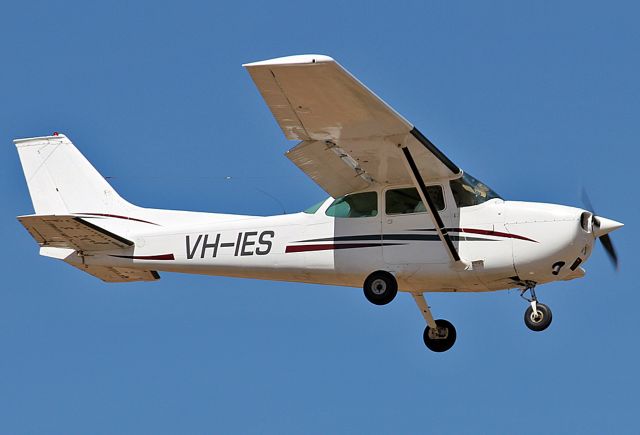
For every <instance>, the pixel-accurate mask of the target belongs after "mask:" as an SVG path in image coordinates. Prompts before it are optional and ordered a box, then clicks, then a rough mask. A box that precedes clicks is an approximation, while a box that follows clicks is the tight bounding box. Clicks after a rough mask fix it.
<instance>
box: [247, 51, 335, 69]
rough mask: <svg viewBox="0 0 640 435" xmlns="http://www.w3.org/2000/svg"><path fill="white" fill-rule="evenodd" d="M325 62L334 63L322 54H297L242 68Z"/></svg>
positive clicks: (258, 62)
mask: <svg viewBox="0 0 640 435" xmlns="http://www.w3.org/2000/svg"><path fill="white" fill-rule="evenodd" d="M327 62H335V60H334V59H333V58H332V57H330V56H327V55H324V54H298V55H294V56H285V57H276V58H273V59H267V60H260V61H257V62H250V63H245V64H243V65H242V66H243V67H245V68H251V67H257V66H268V65H304V64H313V63H327Z"/></svg>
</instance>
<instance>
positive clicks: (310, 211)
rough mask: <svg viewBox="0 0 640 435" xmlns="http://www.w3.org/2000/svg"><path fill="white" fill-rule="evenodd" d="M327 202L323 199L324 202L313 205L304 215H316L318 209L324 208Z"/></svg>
mask: <svg viewBox="0 0 640 435" xmlns="http://www.w3.org/2000/svg"><path fill="white" fill-rule="evenodd" d="M325 201H326V199H323V200H322V201H320V202H319V203H317V204H313V205H312V206H311V207H309V208H308V209H306V210H305V211H304V212H303V213H306V214H315V213H316V212H317V211H318V209H319V208H320V207H322V204H324V202H325Z"/></svg>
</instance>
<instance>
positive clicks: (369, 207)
mask: <svg viewBox="0 0 640 435" xmlns="http://www.w3.org/2000/svg"><path fill="white" fill-rule="evenodd" d="M326 214H327V216H333V217H338V218H359V217H372V216H377V215H378V194H377V193H376V192H363V193H354V194H351V195H346V196H343V197H341V198H338V199H336V200H335V201H333V204H331V205H330V206H329V208H328V209H327V211H326Z"/></svg>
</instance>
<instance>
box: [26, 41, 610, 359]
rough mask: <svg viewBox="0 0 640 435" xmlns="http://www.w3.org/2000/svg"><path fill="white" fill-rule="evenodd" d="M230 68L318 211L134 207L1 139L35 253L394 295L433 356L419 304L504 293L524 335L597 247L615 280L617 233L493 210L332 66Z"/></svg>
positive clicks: (596, 221)
mask: <svg viewBox="0 0 640 435" xmlns="http://www.w3.org/2000/svg"><path fill="white" fill-rule="evenodd" d="M243 66H244V67H245V68H246V69H247V71H248V72H249V74H250V76H251V78H252V79H253V81H254V83H255V85H256V86H257V88H258V90H259V92H260V94H261V95H262V97H263V99H264V100H265V102H266V104H267V106H268V107H269V109H270V110H271V113H272V114H273V116H274V118H275V120H276V121H277V123H278V124H279V126H280V128H281V129H282V130H283V132H284V134H285V136H286V138H287V139H289V140H296V141H299V142H298V143H297V145H295V146H294V147H293V148H291V149H290V150H289V151H287V153H286V156H287V157H288V158H289V160H291V161H292V162H293V163H294V164H295V165H296V166H297V167H298V168H300V169H301V170H302V171H303V172H304V173H305V174H306V175H307V176H309V177H310V178H311V179H312V180H313V181H314V182H316V183H317V184H318V185H319V186H320V187H321V188H322V189H323V190H324V191H325V192H326V193H327V194H328V195H329V197H328V198H327V199H326V200H324V201H322V202H319V203H318V204H315V205H314V206H312V207H309V208H308V209H306V210H305V211H303V212H299V213H295V214H288V215H287V214H285V215H279V216H268V217H262V216H246V215H234V214H219V213H203V212H193V211H176V210H161V209H151V208H143V207H139V206H136V205H133V204H131V203H129V202H127V201H126V200H125V199H123V198H122V197H121V196H120V195H118V193H116V191H115V190H114V189H113V188H112V187H111V186H110V185H109V183H108V182H107V181H106V180H105V179H104V178H103V177H102V176H101V175H100V174H99V173H98V171H97V170H96V169H95V168H94V167H93V166H92V165H91V163H89V161H87V159H86V158H85V157H84V156H83V155H82V154H81V153H80V151H79V150H78V149H77V148H76V147H75V146H74V145H73V143H72V142H71V141H70V140H69V139H68V138H67V137H66V136H65V135H63V134H59V133H57V132H56V133H53V134H52V135H51V136H44V137H33V138H27V139H16V140H15V141H14V143H15V145H16V147H17V149H18V153H19V157H20V161H21V164H22V168H23V170H24V175H25V178H26V181H27V185H28V189H29V193H30V196H31V200H32V202H33V207H34V210H35V214H32V215H26V216H19V217H18V220H19V221H20V223H22V225H23V226H24V227H25V228H26V229H27V231H28V232H29V233H30V234H31V236H32V237H33V238H34V239H35V240H36V241H37V243H38V244H39V245H40V255H43V256H46V257H51V258H54V259H59V260H63V261H64V262H66V263H68V264H70V265H71V266H74V267H76V268H78V269H80V270H82V271H84V272H86V273H89V274H91V275H93V276H95V277H97V278H100V279H101V280H103V281H105V282H132V281H155V280H157V279H159V278H160V276H159V274H158V272H182V273H192V274H205V275H219V276H228V277H243V278H254V279H262V280H279V281H289V282H299V283H315V284H324V285H335V286H346V287H362V289H363V291H364V296H365V298H366V299H367V300H368V301H369V302H371V303H373V304H375V305H386V304H388V303H390V302H391V301H392V300H393V299H394V298H395V297H396V294H397V292H398V291H401V292H406V293H409V294H410V295H411V296H412V297H413V298H414V300H415V302H416V304H417V307H418V308H419V310H420V312H421V314H422V316H423V317H424V320H425V322H426V326H425V329H424V332H423V341H424V344H425V345H426V347H427V348H428V349H430V350H432V351H434V352H444V351H447V350H449V349H450V348H451V347H452V346H453V344H454V343H455V341H456V336H457V333H456V329H455V327H454V326H453V324H452V323H450V322H449V321H447V320H444V319H437V320H436V319H434V316H433V315H432V312H431V308H430V307H429V305H428V304H427V301H426V299H425V296H424V294H425V292H487V291H496V290H507V289H519V290H520V296H522V297H523V298H524V299H526V300H527V301H528V307H527V309H526V311H525V316H524V321H525V324H526V326H527V327H528V328H529V329H531V330H533V331H542V330H545V329H546V328H547V327H548V326H549V325H550V323H551V320H552V313H551V310H550V309H549V307H548V306H546V305H545V304H543V303H540V302H538V298H537V296H536V292H535V289H536V287H537V286H538V285H539V284H545V283H549V282H554V281H567V280H572V279H576V278H582V277H583V276H584V275H585V270H584V269H583V268H582V265H583V264H584V263H585V261H586V260H587V259H588V258H589V256H590V255H591V253H592V251H593V247H594V244H595V240H596V239H600V240H601V242H602V243H603V246H604V248H605V250H606V251H607V253H608V254H609V256H610V258H611V260H612V261H613V262H614V264H615V265H616V267H617V254H616V252H615V250H614V248H613V245H612V242H611V239H610V236H609V233H610V232H612V231H614V230H616V229H618V228H620V227H622V226H623V224H622V223H619V222H616V221H614V220H611V219H607V218H604V217H601V216H597V215H596V214H595V213H594V212H593V211H592V210H583V209H579V208H573V207H567V206H563V205H555V204H543V203H533V202H518V201H510V200H504V199H502V198H501V197H500V195H498V194H497V193H496V192H495V191H494V190H492V189H491V188H489V187H488V186H487V185H486V184H484V183H482V182H481V181H479V180H478V179H476V178H474V177H472V176H471V175H470V174H468V173H467V172H465V171H463V170H462V169H461V168H460V167H458V166H457V165H456V164H455V163H453V162H452V161H451V160H450V159H449V158H448V157H447V156H446V155H445V154H444V153H443V152H442V151H440V149H439V148H437V147H436V146H435V145H434V144H433V143H432V142H431V141H430V140H429V139H427V137H426V136H425V135H423V134H422V133H421V132H420V131H419V130H418V129H417V128H416V127H415V126H414V125H413V124H411V123H410V122H409V121H408V120H406V119H405V118H404V117H403V116H402V115H400V114H399V113H398V112H396V111H395V110H394V109H393V108H391V107H390V106H389V105H387V104H386V103H385V102H384V101H383V100H382V99H380V98H379V97H378V96H376V95H375V94H374V93H373V92H372V91H370V90H369V89H368V88H367V87H366V86H364V85H363V84H362V83H361V82H360V81H358V80H357V79H356V78H355V77H354V76H353V75H351V74H350V73H349V72H348V71H347V70H346V69H345V68H343V67H342V66H341V65H340V64H339V63H337V62H336V61H335V60H334V59H332V58H331V57H329V56H325V55H313V54H312V55H297V56H288V57H282V58H276V59H270V60H265V61H260V62H254V63H248V64H245V65H243ZM587 208H591V207H587Z"/></svg>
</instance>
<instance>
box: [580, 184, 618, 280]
mask: <svg viewBox="0 0 640 435" xmlns="http://www.w3.org/2000/svg"><path fill="white" fill-rule="evenodd" d="M582 202H583V203H584V205H585V207H586V208H587V210H589V211H590V212H591V214H592V216H591V225H592V228H593V235H594V236H595V237H596V238H598V239H599V240H600V242H601V243H602V247H603V248H604V250H605V251H606V252H607V255H608V256H609V259H610V260H611V263H613V266H614V267H615V268H616V270H618V254H617V253H616V250H615V248H614V247H613V242H612V241H611V237H610V236H609V233H610V232H611V231H613V230H616V229H618V228H620V227H622V225H623V224H621V223H620V222H616V221H614V220H612V219H607V218H603V217H599V216H597V215H596V211H595V209H594V208H593V204H591V200H590V199H589V195H587V191H586V190H585V189H582Z"/></svg>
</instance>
